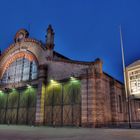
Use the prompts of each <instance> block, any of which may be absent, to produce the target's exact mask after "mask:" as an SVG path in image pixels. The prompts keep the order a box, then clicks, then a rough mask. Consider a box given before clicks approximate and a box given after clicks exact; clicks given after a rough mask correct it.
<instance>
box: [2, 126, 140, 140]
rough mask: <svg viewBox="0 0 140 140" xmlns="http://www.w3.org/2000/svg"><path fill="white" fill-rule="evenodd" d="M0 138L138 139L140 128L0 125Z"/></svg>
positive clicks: (35, 139)
mask: <svg viewBox="0 0 140 140" xmlns="http://www.w3.org/2000/svg"><path fill="white" fill-rule="evenodd" d="M0 140H140V129H131V130H130V129H102V128H98V129H95V128H68V127H63V128H60V127H56V128H52V127H30V126H12V125H10V126H7V125H0Z"/></svg>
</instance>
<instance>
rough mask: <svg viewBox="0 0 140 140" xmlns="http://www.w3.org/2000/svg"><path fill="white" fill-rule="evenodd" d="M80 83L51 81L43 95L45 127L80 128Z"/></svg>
mask: <svg viewBox="0 0 140 140" xmlns="http://www.w3.org/2000/svg"><path fill="white" fill-rule="evenodd" d="M80 93H81V92H80V81H78V80H71V81H69V82H66V83H57V82H54V81H52V82H51V83H50V84H49V85H48V86H47V89H46V94H45V113H44V114H45V116H44V118H45V119H44V122H45V124H46V125H56V126H63V125H69V126H80V125H81V94H80Z"/></svg>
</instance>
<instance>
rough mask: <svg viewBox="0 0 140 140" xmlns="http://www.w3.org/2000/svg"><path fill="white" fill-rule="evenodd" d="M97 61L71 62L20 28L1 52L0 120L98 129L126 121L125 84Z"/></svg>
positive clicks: (50, 34)
mask: <svg viewBox="0 0 140 140" xmlns="http://www.w3.org/2000/svg"><path fill="white" fill-rule="evenodd" d="M102 64H103V63H102V61H101V60H100V59H96V60H95V61H93V62H82V61H74V60H71V59H69V58H67V57H65V56H63V55H61V54H59V53H58V52H56V51H55V50H54V31H53V29H52V27H51V25H49V27H48V29H47V34H46V41H45V43H42V42H41V41H38V40H36V39H33V38H29V33H28V31H27V30H25V29H21V30H19V31H18V32H17V33H16V35H15V38H14V42H13V43H12V44H11V45H10V46H9V47H8V48H7V50H5V51H4V52H3V53H2V54H1V56H0V80H1V82H0V116H1V117H0V123H1V124H2V123H10V124H33V125H58V126H64V125H71V126H77V125H79V126H83V127H84V126H87V127H90V126H91V127H100V126H108V125H111V124H115V125H117V124H120V123H122V122H126V121H127V118H128V115H127V114H128V113H127V106H126V101H125V92H124V86H123V84H122V83H121V82H119V81H117V80H115V79H114V78H112V77H111V76H109V75H108V74H107V73H105V72H103V70H102Z"/></svg>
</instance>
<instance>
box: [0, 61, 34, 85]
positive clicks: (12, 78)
mask: <svg viewBox="0 0 140 140" xmlns="http://www.w3.org/2000/svg"><path fill="white" fill-rule="evenodd" d="M36 78H37V64H36V62H35V61H29V60H28V59H26V58H19V59H17V60H16V61H14V62H13V63H12V64H10V66H9V67H8V69H7V70H6V71H5V73H4V75H3V77H2V79H1V82H2V83H5V84H6V83H16V82H21V81H28V80H34V79H36Z"/></svg>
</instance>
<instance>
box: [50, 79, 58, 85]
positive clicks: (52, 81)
mask: <svg viewBox="0 0 140 140" xmlns="http://www.w3.org/2000/svg"><path fill="white" fill-rule="evenodd" d="M50 82H51V85H60V83H58V82H57V81H54V80H53V79H51V80H50Z"/></svg>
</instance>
